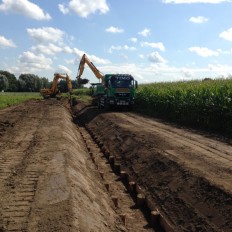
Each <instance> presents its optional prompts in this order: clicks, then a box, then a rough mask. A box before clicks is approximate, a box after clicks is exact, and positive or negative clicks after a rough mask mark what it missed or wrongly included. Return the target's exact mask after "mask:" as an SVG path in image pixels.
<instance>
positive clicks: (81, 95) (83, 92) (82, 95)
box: [73, 88, 92, 103]
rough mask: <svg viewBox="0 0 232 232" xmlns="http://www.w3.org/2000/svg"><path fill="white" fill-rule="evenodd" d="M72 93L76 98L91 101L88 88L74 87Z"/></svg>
mask: <svg viewBox="0 0 232 232" xmlns="http://www.w3.org/2000/svg"><path fill="white" fill-rule="evenodd" d="M73 95H74V96H75V98H76V99H78V100H81V101H84V102H86V103H91V101H92V97H91V96H90V90H89V89H88V88H81V89H75V90H74V91H73Z"/></svg>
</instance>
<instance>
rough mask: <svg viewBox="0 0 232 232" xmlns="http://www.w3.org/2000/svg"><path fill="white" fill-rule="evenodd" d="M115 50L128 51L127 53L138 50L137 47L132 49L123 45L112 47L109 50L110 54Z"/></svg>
mask: <svg viewBox="0 0 232 232" xmlns="http://www.w3.org/2000/svg"><path fill="white" fill-rule="evenodd" d="M113 50H118V51H119V50H127V51H135V50H136V48H135V47H130V46H128V45H123V46H113V45H112V46H111V47H110V48H109V50H108V52H109V53H112V52H113Z"/></svg>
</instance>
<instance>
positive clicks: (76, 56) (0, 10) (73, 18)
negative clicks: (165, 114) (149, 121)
mask: <svg viewBox="0 0 232 232" xmlns="http://www.w3.org/2000/svg"><path fill="white" fill-rule="evenodd" d="M0 26H1V27H0V28H1V30H0V60H1V62H0V70H7V71H9V72H11V73H14V74H15V76H16V77H18V76H19V75H20V74H21V73H32V74H36V75H38V76H40V77H47V78H48V79H49V80H52V78H53V73H54V72H62V73H68V74H69V75H70V76H71V78H72V79H75V77H76V75H77V71H78V65H79V61H80V58H81V56H82V55H83V54H84V53H85V54H87V56H88V57H89V59H90V60H91V61H92V62H93V63H94V64H95V66H96V67H97V68H98V69H99V70H100V71H101V72H102V73H104V74H107V73H129V74H132V75H133V76H134V77H135V78H136V79H137V80H138V82H139V83H149V82H160V81H176V80H192V79H200V78H205V77H212V78H216V77H220V76H224V77H227V76H229V75H232V1H230V0H126V1H125V0H70V1H67V0H52V1H44V0H43V1H42V0H33V1H32V0H1V1H0ZM82 77H83V78H87V79H90V82H96V81H97V78H95V76H94V75H93V73H92V72H91V71H90V69H89V68H88V66H86V69H85V71H84V73H83V76H82Z"/></svg>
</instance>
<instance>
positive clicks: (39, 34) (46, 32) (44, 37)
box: [27, 27, 64, 43]
mask: <svg viewBox="0 0 232 232" xmlns="http://www.w3.org/2000/svg"><path fill="white" fill-rule="evenodd" d="M27 32H28V34H29V36H30V37H31V38H33V39H35V40H37V41H39V42H40V43H43V42H49V41H52V42H59V41H62V37H63V35H64V32H63V31H61V30H59V29H57V28H53V27H42V28H32V29H27Z"/></svg>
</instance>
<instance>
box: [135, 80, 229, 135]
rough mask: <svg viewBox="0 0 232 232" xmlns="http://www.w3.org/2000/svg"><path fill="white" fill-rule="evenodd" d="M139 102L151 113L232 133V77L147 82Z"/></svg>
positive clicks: (138, 94)
mask: <svg viewBox="0 0 232 232" xmlns="http://www.w3.org/2000/svg"><path fill="white" fill-rule="evenodd" d="M136 103H137V106H138V109H141V110H143V111H144V112H146V113H149V114H151V115H156V116H159V117H165V118H168V119H172V120H175V121H178V122H181V123H185V124H189V125H196V126H199V127H201V128H207V129H214V130H215V129H216V130H223V131H226V132H229V133H232V79H216V80H203V81H199V80H198V81H183V82H166V83H152V84H144V85H140V87H139V88H138V90H137V93H136Z"/></svg>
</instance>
